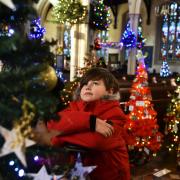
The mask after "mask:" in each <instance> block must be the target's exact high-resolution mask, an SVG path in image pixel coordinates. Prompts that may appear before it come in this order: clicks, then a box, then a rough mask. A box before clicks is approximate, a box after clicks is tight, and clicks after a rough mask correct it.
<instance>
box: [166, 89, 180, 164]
mask: <svg viewBox="0 0 180 180" xmlns="http://www.w3.org/2000/svg"><path fill="white" fill-rule="evenodd" d="M165 122H166V128H165V135H166V137H165V138H166V146H167V148H168V150H169V151H176V152H177V163H178V166H179V167H180V149H179V148H180V86H178V87H177V89H176V90H175V92H174V94H173V97H172V99H171V102H170V104H169V106H168V109H167V113H166V116H165Z"/></svg>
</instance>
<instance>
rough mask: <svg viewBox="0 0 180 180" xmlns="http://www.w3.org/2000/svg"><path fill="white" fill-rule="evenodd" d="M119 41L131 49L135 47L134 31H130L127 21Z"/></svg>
mask: <svg viewBox="0 0 180 180" xmlns="http://www.w3.org/2000/svg"><path fill="white" fill-rule="evenodd" d="M121 43H123V46H124V47H125V48H126V49H131V48H134V47H136V35H135V32H133V31H132V29H131V27H130V23H129V22H128V23H127V25H126V29H125V31H124V32H123V34H122V37H121Z"/></svg>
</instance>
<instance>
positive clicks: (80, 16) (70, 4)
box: [53, 0, 87, 25]
mask: <svg viewBox="0 0 180 180" xmlns="http://www.w3.org/2000/svg"><path fill="white" fill-rule="evenodd" d="M86 15H87V7H86V6H83V5H82V4H81V2H80V0H74V1H72V0H59V1H58V2H57V4H56V5H55V6H54V7H53V16H54V17H55V20H56V22H58V23H60V24H64V23H69V24H72V25H73V24H77V23H82V22H84V20H85V17H86Z"/></svg>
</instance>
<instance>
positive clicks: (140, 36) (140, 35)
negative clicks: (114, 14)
mask: <svg viewBox="0 0 180 180" xmlns="http://www.w3.org/2000/svg"><path fill="white" fill-rule="evenodd" d="M145 41H146V39H145V38H144V37H143V33H142V18H141V17H140V18H139V24H138V30H137V42H136V47H137V48H138V49H142V48H143V47H144V45H145Z"/></svg>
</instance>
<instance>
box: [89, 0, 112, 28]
mask: <svg viewBox="0 0 180 180" xmlns="http://www.w3.org/2000/svg"><path fill="white" fill-rule="evenodd" d="M89 23H90V27H91V28H92V29H95V30H107V28H108V27H109V25H110V23H111V20H110V12H109V7H107V6H106V5H104V3H103V0H93V1H92V3H91V4H90V19H89Z"/></svg>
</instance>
